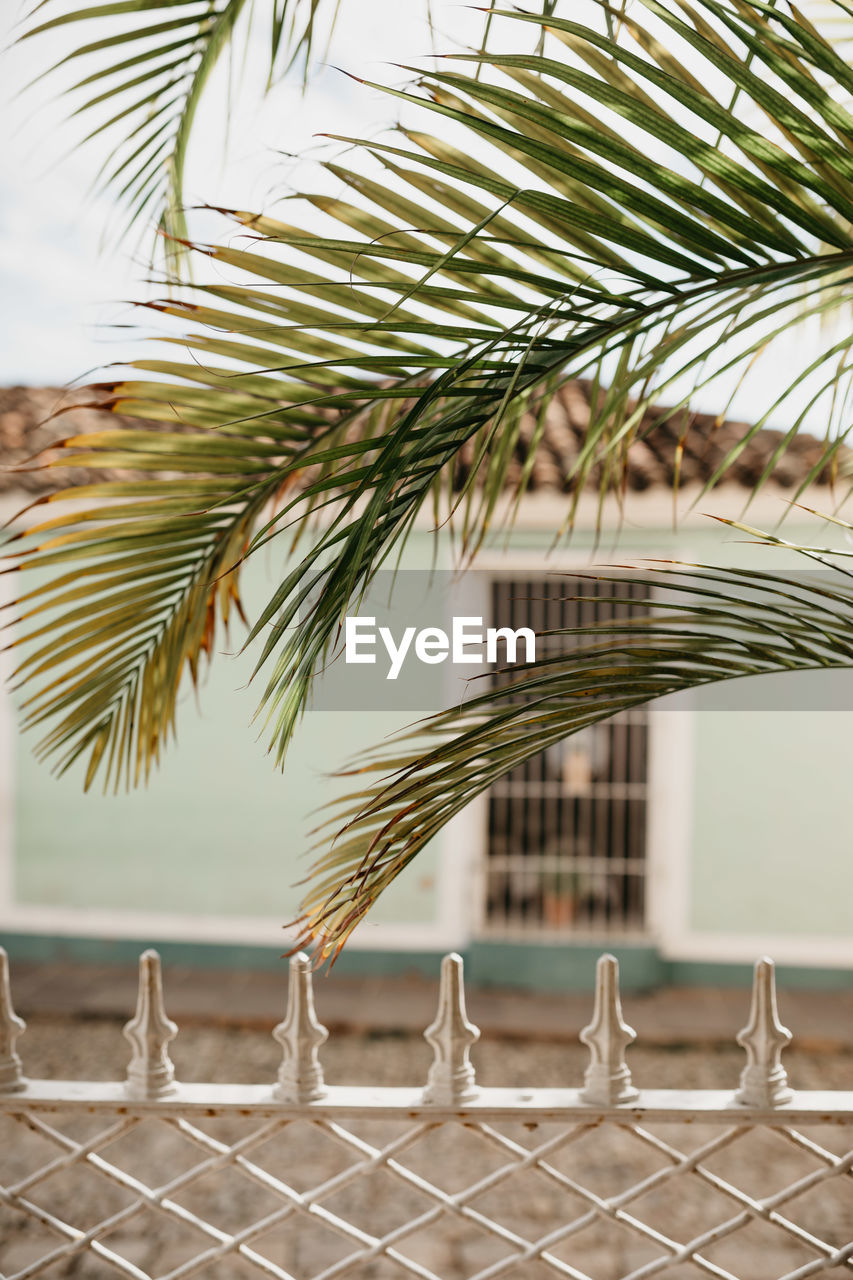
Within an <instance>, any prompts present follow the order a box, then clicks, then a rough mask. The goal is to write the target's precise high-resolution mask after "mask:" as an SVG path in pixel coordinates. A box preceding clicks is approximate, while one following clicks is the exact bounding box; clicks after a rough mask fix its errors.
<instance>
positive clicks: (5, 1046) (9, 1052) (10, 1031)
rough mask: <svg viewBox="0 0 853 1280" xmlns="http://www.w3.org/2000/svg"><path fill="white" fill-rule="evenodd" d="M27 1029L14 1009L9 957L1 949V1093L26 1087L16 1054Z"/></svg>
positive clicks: (19, 1060)
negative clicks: (16, 1043)
mask: <svg viewBox="0 0 853 1280" xmlns="http://www.w3.org/2000/svg"><path fill="white" fill-rule="evenodd" d="M26 1029H27V1024H26V1023H25V1022H24V1020H23V1018H19V1017H18V1015H17V1014H16V1013H15V1010H14V1008H13V1007H12V988H11V986H10V984H9V957H8V956H7V954H6V951H5V949H4V948H3V947H0V1093H15V1092H16V1091H17V1090H18V1089H23V1088H24V1087H25V1085H26V1083H27V1082H26V1080H25V1079H24V1073H23V1070H22V1068H21V1059H20V1058H19V1057H18V1054H17V1053H16V1052H15V1042H16V1040H17V1039H18V1036H20V1035H22V1034H23V1032H24V1031H26Z"/></svg>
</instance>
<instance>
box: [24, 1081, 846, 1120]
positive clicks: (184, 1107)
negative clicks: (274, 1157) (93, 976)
mask: <svg viewBox="0 0 853 1280" xmlns="http://www.w3.org/2000/svg"><path fill="white" fill-rule="evenodd" d="M27 1111H33V1112H54V1111H63V1112H69V1113H70V1112H75V1113H80V1114H89V1115H98V1114H109V1115H122V1116H128V1117H139V1118H141V1119H144V1118H145V1117H148V1116H160V1117H170V1116H179V1115H189V1114H191V1113H192V1114H194V1115H195V1116H196V1117H197V1118H199V1119H200V1118H202V1117H214V1116H229V1115H230V1116H234V1115H244V1116H248V1115H252V1116H255V1117H257V1118H263V1117H267V1116H269V1117H276V1116H277V1117H280V1118H281V1119H282V1120H283V1121H288V1122H290V1121H294V1120H309V1121H312V1120H330V1119H331V1120H334V1119H344V1118H350V1119H352V1118H353V1117H355V1116H362V1117H363V1118H365V1119H373V1120H386V1119H387V1120H423V1121H425V1122H426V1123H432V1122H435V1123H436V1124H440V1123H444V1122H445V1121H447V1120H457V1121H459V1122H461V1123H463V1124H464V1123H471V1124H477V1123H479V1122H481V1121H483V1120H485V1119H486V1118H489V1119H492V1118H494V1119H513V1118H516V1119H523V1120H524V1122H525V1123H547V1122H549V1121H554V1122H560V1123H564V1122H566V1121H577V1122H578V1123H582V1124H595V1123H597V1122H598V1121H599V1120H609V1121H611V1122H615V1123H617V1124H618V1123H624V1124H633V1123H637V1122H639V1121H642V1120H645V1121H649V1122H651V1121H658V1120H659V1121H674V1122H682V1123H689V1122H691V1121H696V1122H701V1123H703V1124H711V1123H716V1122H720V1123H722V1124H736V1125H738V1124H743V1125H755V1124H771V1125H789V1124H791V1125H793V1124H853V1090H836V1091H830V1090H819V1089H810V1090H802V1091H792V1092H791V1096H790V1099H789V1100H788V1101H787V1102H786V1103H784V1104H782V1105H779V1106H773V1107H768V1106H764V1107H756V1106H749V1105H748V1104H744V1103H739V1102H737V1101H735V1099H734V1097H733V1092H732V1090H731V1089H642V1090H638V1095H637V1097H636V1098H635V1099H633V1100H631V1101H629V1102H626V1103H612V1104H610V1105H601V1104H597V1103H594V1102H586V1101H584V1098H583V1090H582V1089H561V1088H536V1089H506V1088H479V1089H478V1090H477V1093H476V1094H475V1095H474V1096H472V1097H471V1098H470V1099H468V1100H466V1101H465V1102H464V1103H461V1104H459V1103H457V1104H452V1103H451V1104H440V1103H434V1102H425V1101H424V1099H423V1090H422V1089H420V1088H411V1087H385V1086H383V1087H382V1088H375V1087H369V1086H364V1087H361V1086H346V1085H330V1086H329V1087H328V1088H327V1089H326V1091H325V1093H324V1095H323V1097H322V1098H319V1099H317V1100H315V1101H313V1102H307V1103H301V1102H291V1103H287V1102H281V1101H280V1100H279V1099H278V1098H277V1097H276V1094H275V1088H274V1086H271V1085H269V1084H251V1085H242V1084H207V1083H205V1084H178V1085H176V1086H175V1088H174V1090H173V1091H172V1092H170V1093H169V1094H167V1095H163V1096H161V1097H157V1098H129V1097H128V1094H127V1092H126V1088H125V1085H124V1084H123V1083H122V1082H112V1081H107V1082H91V1081H83V1080H30V1081H27V1084H26V1086H25V1087H24V1088H23V1089H20V1090H18V1091H17V1092H15V1093H7V1094H0V1114H2V1113H4V1112H5V1113H10V1114H20V1113H22V1112H27Z"/></svg>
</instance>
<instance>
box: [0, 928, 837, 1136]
mask: <svg viewBox="0 0 853 1280" xmlns="http://www.w3.org/2000/svg"><path fill="white" fill-rule="evenodd" d="M25 1030H26V1026H25V1024H24V1022H23V1020H22V1019H21V1018H19V1017H18V1016H17V1014H16V1013H15V1010H14V1008H13V1005H12V995H11V984H10V981H9V968H8V959H7V956H6V953H5V951H3V949H2V948H0V1111H6V1112H14V1113H18V1112H21V1111H22V1110H24V1111H25V1110H28V1109H29V1110H40V1111H49V1110H58V1109H60V1108H62V1109H66V1110H67V1109H72V1110H77V1111H89V1112H107V1111H109V1112H112V1113H113V1114H121V1115H128V1116H134V1115H148V1114H157V1115H163V1116H169V1115H174V1114H177V1113H180V1112H184V1113H185V1112H187V1111H192V1112H194V1113H195V1114H197V1115H198V1114H200V1113H203V1112H205V1113H208V1114H219V1113H222V1114H226V1113H232V1114H233V1113H235V1112H241V1111H244V1112H251V1113H253V1114H267V1113H269V1114H270V1115H281V1116H282V1117H292V1116H296V1115H299V1116H307V1117H312V1118H313V1117H330V1116H344V1115H352V1114H354V1113H358V1114H362V1115H370V1116H372V1117H375V1118H381V1117H397V1118H407V1117H428V1116H431V1117H434V1118H436V1119H438V1118H439V1117H441V1116H449V1117H457V1118H460V1119H462V1120H463V1121H464V1120H466V1119H471V1121H472V1122H476V1119H477V1117H483V1116H484V1115H486V1114H488V1115H489V1116H499V1115H505V1116H511V1115H516V1116H518V1115H520V1114H523V1115H524V1117H525V1118H526V1119H527V1120H533V1119H536V1120H543V1121H544V1120H547V1119H548V1118H551V1117H554V1118H559V1119H560V1120H563V1121H565V1120H566V1119H569V1118H571V1117H577V1119H578V1120H582V1121H588V1120H590V1119H591V1118H594V1117H595V1116H601V1117H613V1118H615V1119H617V1120H618V1118H619V1117H632V1118H638V1117H655V1118H658V1119H662V1120H663V1119H672V1120H690V1119H699V1118H701V1119H703V1120H710V1119H715V1120H720V1121H722V1122H724V1123H728V1122H732V1121H733V1122H735V1123H743V1122H752V1123H760V1122H762V1121H766V1120H767V1119H768V1118H770V1119H772V1117H773V1116H774V1115H779V1116H782V1115H784V1116H785V1118H786V1122H788V1121H792V1122H793V1120H794V1118H795V1117H797V1116H799V1117H801V1118H802V1119H803V1120H808V1121H810V1122H812V1123H819V1122H821V1121H823V1120H826V1122H828V1123H848V1122H850V1121H851V1120H853V1092H836V1093H826V1092H821V1091H818V1090H810V1091H808V1092H806V1093H794V1092H793V1091H792V1090H791V1089H790V1087H789V1085H788V1080H787V1074H786V1071H785V1068H784V1066H783V1065H782V1061H781V1055H782V1051H783V1050H784V1049H785V1048H786V1047H787V1045H788V1043H789V1042H790V1040H791V1033H790V1031H788V1029H787V1028H786V1027H784V1026H783V1025H782V1023H781V1022H780V1021H779V1014H778V1011H777V1007H776V988H775V977H774V967H773V961H772V960H769V959H767V958H764V959H761V960H759V961H758V963H757V964H756V966H755V978H754V983H753V990H752V1002H751V1009H750V1015H749V1020H748V1022H747V1025H746V1026H745V1027H744V1028H743V1030H742V1031H741V1032H739V1034H738V1035H737V1043H738V1044H739V1045H740V1046H741V1047H742V1048H743V1049H744V1050H745V1052H746V1064H745V1066H744V1068H743V1070H742V1072H741V1074H740V1083H739V1087H737V1088H733V1089H732V1090H713V1089H704V1090H690V1089H674V1090H673V1089H655V1088H648V1089H646V1088H642V1089H641V1088H638V1086H637V1084H635V1082H634V1081H633V1079H632V1076H631V1071H630V1068H629V1066H628V1063H627V1062H626V1058H625V1052H626V1049H627V1048H628V1046H629V1045H630V1044H631V1043H632V1042H633V1041H634V1040H635V1039H636V1032H634V1030H633V1029H632V1028H631V1027H629V1026H628V1025H627V1023H626V1022H625V1020H624V1018H623V1016H622V1004H621V998H620V993H619V966H618V962H617V961H616V959H615V957H614V956H611V955H604V956H601V958H600V959H599V961H598V965H597V970H596V982H595V995H594V1007H593V1012H592V1020H591V1021H590V1023H589V1025H588V1026H587V1027H585V1028H584V1030H583V1031H582V1032H581V1035H580V1039H581V1041H582V1042H583V1044H584V1045H586V1047H587V1048H588V1050H589V1062H588V1066H587V1068H586V1071H585V1073H584V1079H583V1084H582V1086H581V1087H571V1088H569V1087H567V1088H556V1089H554V1088H552V1089H507V1088H488V1089H484V1088H481V1087H479V1086H478V1085H477V1082H476V1078H475V1072H474V1067H473V1065H472V1063H471V1061H470V1056H469V1055H470V1050H471V1046H472V1045H473V1044H474V1043H475V1042H476V1040H477V1039H478V1038H479V1034H480V1033H479V1031H478V1029H477V1028H476V1027H475V1026H474V1025H473V1024H472V1023H471V1022H470V1021H469V1019H468V1016H467V1012H466V1008H465V990H464V984H463V975H462V960H461V958H460V957H459V956H458V955H448V956H445V957H444V960H443V961H442V965H441V981H440V988H439V999H438V1012H437V1014H436V1017H435V1020H434V1021H433V1022H432V1023H431V1025H430V1026H429V1027H428V1028H427V1030H426V1032H425V1033H424V1034H425V1037H426V1040H427V1042H428V1044H429V1045H430V1047H431V1049H432V1051H433V1062H432V1065H431V1066H430V1068H429V1072H428V1075H427V1079H426V1082H425V1084H423V1085H421V1086H419V1087H414V1086H412V1087H403V1088H381V1089H378V1088H375V1087H374V1088H370V1087H366V1088H356V1087H350V1086H334V1087H329V1086H327V1085H326V1083H325V1080H324V1076H323V1069H322V1064H321V1061H320V1049H321V1047H322V1045H323V1043H324V1042H325V1040H326V1039H327V1036H328V1033H327V1031H326V1029H325V1027H323V1026H322V1025H321V1023H320V1022H319V1021H318V1019H317V1015H316V1012H315V1009H314V993H313V987H312V974H311V966H310V963H309V961H308V958H307V957H306V956H304V955H301V954H300V955H297V956H294V957H293V958H292V960H291V962H290V981H289V985H288V995H287V1008H286V1012H285V1016H284V1019H283V1021H282V1022H281V1023H279V1025H278V1026H277V1027H276V1028H275V1030H274V1031H273V1036H274V1038H275V1040H276V1041H277V1042H278V1044H280V1045H281V1048H282V1051H283V1052H282V1060H281V1065H280V1067H279V1070H278V1075H277V1078H276V1079H275V1080H274V1081H270V1082H268V1083H260V1084H257V1085H235V1084H215V1083H204V1084H184V1083H181V1082H179V1081H177V1080H176V1079H175V1069H174V1065H173V1063H172V1061H171V1059H170V1057H169V1052H168V1046H169V1043H170V1042H171V1041H172V1040H173V1039H174V1038H175V1036H176V1035H177V1034H178V1028H177V1026H176V1025H175V1023H174V1022H172V1021H171V1020H170V1019H169V1018H168V1017H167V1016H166V1010H165V1001H164V995H163V981H162V975H161V971H160V957H159V956H158V954H157V952H156V951H151V950H149V951H145V952H144V953H143V955H142V956H141V957H140V968H139V991H138V998H137V1004H136V1012H135V1014H134V1016H133V1018H132V1019H131V1020H130V1021H129V1022H128V1023H127V1025H126V1026H125V1027H124V1035H125V1037H126V1039H127V1040H128V1042H129V1044H130V1047H131V1056H130V1062H129V1065H128V1069H127V1075H126V1078H125V1079H124V1080H123V1081H121V1082H114V1083H99V1082H93V1081H76V1080H53V1081H50V1080H28V1079H27V1077H26V1074H25V1068H24V1063H23V1062H22V1060H21V1057H20V1056H19V1054H18V1052H17V1041H18V1040H19V1038H20V1037H21V1036H22V1035H23V1033H24V1031H25ZM567 1083H568V1082H567ZM638 1083H639V1084H644V1083H645V1082H642V1081H641V1082H638ZM655 1083H656V1082H655V1081H654V1080H650V1081H648V1084H649V1085H654V1084H655ZM685 1083H689V1082H685Z"/></svg>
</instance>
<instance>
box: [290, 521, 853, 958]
mask: <svg viewBox="0 0 853 1280" xmlns="http://www.w3.org/2000/svg"><path fill="white" fill-rule="evenodd" d="M835 522H836V523H838V524H841V525H843V527H844V528H846V529H848V530H850V529H853V525H850V524H847V523H846V522H844V521H840V520H836V521H835ZM735 527H738V528H743V529H746V531H747V532H750V533H752V534H756V535H757V536H758V537H760V538H762V539H764V540H765V541H767V542H770V543H773V544H775V545H778V546H785V547H787V548H788V549H789V550H790V549H791V544H789V543H785V542H783V541H782V540H781V539H778V538H775V537H768V536H767V535H763V534H760V533H759V532H758V531H757V530H751V529H748V527H747V526H742V525H736V526H735ZM795 549H796V550H798V551H800V552H801V553H802V555H803V557H804V563H805V564H806V565H808V566H810V567H811V568H812V569H814V566H815V564H817V565H818V566H819V567H820V568H821V569H822V570H824V571H823V572H820V573H818V572H814V571H812V572H808V573H805V574H803V575H799V576H798V575H793V576H789V575H780V574H776V573H772V572H767V571H763V572H762V571H756V570H747V569H718V568H711V567H707V566H697V565H684V564H670V565H666V566H659V567H656V568H653V569H652V570H648V569H646V570H645V571H637V570H636V569H634V570H629V569H625V568H623V569H622V570H620V571H619V572H618V573H613V572H612V571H609V572H603V573H599V574H595V575H593V574H572V579H573V583H574V580H576V579H577V578H578V577H580V578H581V579H582V578H584V577H587V578H593V577H594V578H595V580H596V582H597V583H599V584H601V583H604V584H608V583H612V585H613V590H614V594H613V597H612V601H611V602H612V603H613V604H614V605H618V604H619V603H620V602H622V603H624V598H625V597H624V594H623V593H624V589H625V586H626V584H631V587H632V595H631V598H632V609H636V608H639V609H643V607H644V606H645V607H646V608H647V610H648V612H647V613H641V614H640V615H639V616H632V617H628V618H625V617H624V616H623V617H621V618H620V617H619V616H618V614H617V611H616V610H614V618H613V620H612V621H608V622H598V623H590V624H589V625H588V626H586V627H574V628H562V629H555V630H552V631H548V632H545V633H540V636H539V637H538V639H539V640H540V641H543V642H544V641H545V640H547V643H548V652H549V653H550V654H551V655H552V656H550V657H547V658H545V659H543V660H540V661H538V662H534V663H530V664H528V665H526V666H523V667H516V668H511V669H506V670H504V671H502V672H500V673H499V675H500V679H499V681H496V682H495V683H494V685H493V687H491V688H488V689H487V690H485V691H484V692H481V693H478V694H475V696H473V697H472V698H471V699H470V701H468V702H467V703H465V704H464V705H463V706H461V707H460V706H459V705H457V706H455V707H454V708H452V709H450V710H448V711H445V712H443V713H440V714H439V715H435V716H432V717H430V718H429V719H428V720H426V721H424V722H423V723H422V724H420V725H418V726H416V728H415V729H414V730H408V731H406V732H405V733H402V734H400V735H398V736H397V737H396V738H395V739H392V740H391V741H390V743H386V745H385V746H383V747H382V748H377V749H375V750H374V751H372V752H370V753H368V754H366V755H365V757H364V758H363V759H362V760H360V761H358V762H356V764H355V766H354V767H353V769H352V770H349V771H348V772H351V773H352V774H353V776H354V778H355V779H356V780H357V781H358V785H359V789H358V791H357V792H356V793H355V794H351V795H348V796H346V797H344V799H343V800H341V801H340V802H339V803H338V805H337V808H336V811H335V813H334V814H333V815H332V816H331V817H329V818H328V820H327V821H325V822H324V823H323V828H322V832H321V839H320V841H319V842H318V845H317V848H318V849H319V850H321V851H322V852H321V856H320V857H319V859H318V860H317V862H316V864H315V865H314V867H313V868H312V870H311V874H310V876H309V885H310V888H309V890H308V892H307V894H306V896H305V899H304V901H303V903H302V915H301V916H300V918H299V920H298V921H296V922H295V923H296V925H297V926H298V927H299V928H300V930H301V933H300V936H299V939H298V941H297V943H296V944H295V946H296V948H298V949H306V948H308V949H309V950H311V951H312V952H313V954H314V957H315V960H316V961H319V962H322V961H326V960H334V958H335V956H336V955H337V954H338V952H339V951H340V949H341V947H342V946H343V945H344V944H345V942H346V940H347V938H348V937H349V936H350V934H351V933H352V931H353V929H355V928H356V926H357V925H358V924H359V923H360V921H361V920H362V919H363V918H364V915H365V914H366V912H367V911H368V910H369V909H370V907H371V906H372V904H373V903H374V902H375V901H376V899H377V898H378V897H379V896H380V895H381V894H382V893H383V892H384V890H385V889H386V888H387V887H388V885H389V884H391V882H392V881H393V880H394V879H395V877H396V876H397V875H399V873H400V872H401V871H402V870H403V868H404V867H406V866H407V865H408V864H409V862H411V860H412V859H413V858H414V857H416V855H417V854H418V853H419V852H420V850H421V849H423V848H424V846H425V845H426V844H427V843H428V842H429V841H430V840H432V839H433V838H434V837H435V836H436V835H437V834H438V832H439V831H441V829H442V828H443V827H444V826H445V824H446V823H447V822H448V821H449V820H450V819H451V818H452V817H453V816H454V815H455V814H456V813H458V812H459V811H460V810H461V809H463V808H464V807H465V806H466V805H467V804H469V803H470V802H471V801H472V800H473V799H475V797H476V796H478V795H480V794H481V793H482V792H483V791H485V790H486V788H488V787H490V786H491V785H492V784H493V783H495V782H496V781H498V779H500V778H502V777H504V776H505V775H506V774H508V773H509V772H510V771H511V770H513V769H515V768H517V767H518V766H519V765H521V764H523V763H524V761H526V760H529V759H530V758H531V757H533V756H536V755H538V754H539V753H540V752H541V751H543V750H545V749H546V748H547V747H549V746H552V745H555V744H557V743H560V742H561V741H563V740H564V739H565V738H567V737H568V736H570V735H571V734H574V733H577V732H579V731H581V730H583V729H585V728H587V727H588V726H590V725H593V724H596V723H598V722H599V721H602V720H607V719H609V718H610V717H611V716H613V715H616V714H618V713H619V712H624V711H629V710H631V709H632V708H634V707H638V706H642V705H644V704H647V703H649V702H652V701H654V700H655V699H657V698H660V697H664V696H665V695H667V694H674V693H678V692H683V691H685V690H690V689H697V688H702V687H705V686H710V685H718V684H720V683H721V682H724V681H731V680H738V679H741V678H744V677H750V676H757V675H767V674H779V673H782V672H787V673H793V672H802V671H814V670H831V669H844V670H847V669H850V668H853V574H852V573H851V572H850V570H849V568H847V567H845V560H848V559H849V558H850V557H851V556H853V553H844V552H827V551H825V550H821V549H819V548H795ZM833 569H834V571H833ZM558 582H559V579H558V578H556V577H555V578H553V579H552V588H553V586H554V585H556V584H557V583H558ZM638 589H639V592H638ZM581 590H582V588H581ZM604 590H605V592H606V585H605V587H604ZM570 591H571V594H569V593H568V592H567V595H566V598H569V599H572V600H581V601H583V600H585V599H587V598H588V599H589V600H592V599H594V600H595V601H596V603H597V605H599V606H600V605H601V604H602V602H603V603H604V604H605V605H606V604H607V601H608V597H607V595H606V594H605V595H602V594H600V593H596V594H595V595H594V596H593V595H592V594H590V596H589V597H585V596H583V595H582V594H581V595H580V596H579V595H577V594H575V592H576V591H577V587H576V586H575V585H573V587H572V588H570ZM642 593H645V595H644V596H643V594H642ZM552 598H553V596H552ZM623 613H624V611H623ZM377 773H378V774H380V775H381V776H380V778H379V780H378V781H371V779H372V778H373V777H375V776H376V774H377Z"/></svg>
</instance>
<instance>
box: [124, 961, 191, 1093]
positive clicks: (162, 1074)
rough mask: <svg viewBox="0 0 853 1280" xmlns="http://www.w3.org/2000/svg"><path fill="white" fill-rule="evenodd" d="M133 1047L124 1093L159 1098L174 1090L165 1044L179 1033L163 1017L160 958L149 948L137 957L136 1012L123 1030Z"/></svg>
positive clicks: (173, 1076)
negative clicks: (137, 985)
mask: <svg viewBox="0 0 853 1280" xmlns="http://www.w3.org/2000/svg"><path fill="white" fill-rule="evenodd" d="M122 1034H123V1035H124V1036H125V1037H126V1039H128V1040H129V1041H130V1043H131V1046H132V1048H133V1054H132V1056H131V1059H130V1065H129V1066H128V1068H127V1082H126V1084H125V1092H126V1093H127V1094H128V1096H129V1097H131V1098H160V1097H162V1096H163V1095H164V1094H166V1093H171V1092H172V1090H173V1089H174V1088H175V1068H174V1066H173V1065H172V1060H171V1058H170V1057H169V1051H168V1048H167V1045H168V1043H169V1041H170V1040H174V1038H175V1036H176V1035H177V1034H178V1028H177V1026H176V1025H175V1023H174V1022H172V1021H171V1020H170V1019H169V1018H167V1017H166V1010H165V1008H164V1005H163V978H162V975H161V972H160V956H159V954H158V953H157V952H156V951H154V950H151V949H149V950H148V951H143V953H142V955H141V956H140V957H139V994H138V996H137V998H136V1013H135V1015H134V1016H133V1018H132V1019H131V1020H130V1022H128V1023H127V1024H126V1025H125V1027H124V1028H123V1030H122Z"/></svg>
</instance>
